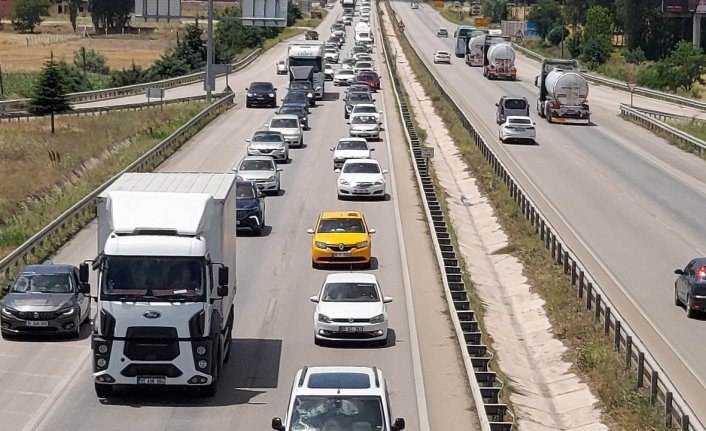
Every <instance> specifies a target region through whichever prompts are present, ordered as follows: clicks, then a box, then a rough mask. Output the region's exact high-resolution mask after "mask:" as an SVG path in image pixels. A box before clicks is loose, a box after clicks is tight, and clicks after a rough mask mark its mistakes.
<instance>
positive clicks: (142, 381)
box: [137, 377, 167, 385]
mask: <svg viewBox="0 0 706 431" xmlns="http://www.w3.org/2000/svg"><path fill="white" fill-rule="evenodd" d="M166 383H167V378H166V377H138V378H137V384H138V385H164V384H166Z"/></svg>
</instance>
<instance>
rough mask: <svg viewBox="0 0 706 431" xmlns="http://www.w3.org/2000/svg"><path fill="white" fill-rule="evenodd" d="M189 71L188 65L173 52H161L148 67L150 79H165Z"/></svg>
mask: <svg viewBox="0 0 706 431" xmlns="http://www.w3.org/2000/svg"><path fill="white" fill-rule="evenodd" d="M189 72H191V70H190V69H189V65H188V64H186V63H185V62H184V61H182V60H181V59H180V58H178V57H176V56H175V55H174V53H173V52H169V53H164V54H162V55H161V56H160V57H159V59H158V60H157V61H155V62H154V64H153V65H152V67H150V69H149V75H150V78H151V79H157V80H159V79H167V78H174V77H177V76H182V75H186V74H187V73H189Z"/></svg>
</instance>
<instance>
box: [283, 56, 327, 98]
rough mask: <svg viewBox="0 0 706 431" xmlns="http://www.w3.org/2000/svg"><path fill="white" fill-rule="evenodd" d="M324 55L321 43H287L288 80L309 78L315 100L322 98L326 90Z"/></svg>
mask: <svg viewBox="0 0 706 431" xmlns="http://www.w3.org/2000/svg"><path fill="white" fill-rule="evenodd" d="M325 56H326V50H325V46H324V44H323V43H311V42H296V43H290V44H289V48H288V54H287V60H288V61H289V81H290V82H291V81H294V80H298V79H303V77H307V79H311V81H312V85H313V86H314V91H315V92H316V99H317V100H321V99H323V98H324V93H325V92H326V89H325V83H326V74H325V72H324V63H325ZM308 77H310V78H308Z"/></svg>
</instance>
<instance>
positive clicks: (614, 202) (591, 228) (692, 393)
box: [392, 2, 706, 420]
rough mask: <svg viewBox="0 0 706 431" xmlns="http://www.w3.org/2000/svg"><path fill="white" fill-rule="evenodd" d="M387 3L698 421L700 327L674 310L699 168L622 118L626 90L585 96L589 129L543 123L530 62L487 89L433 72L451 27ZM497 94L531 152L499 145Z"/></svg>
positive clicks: (701, 204) (475, 71)
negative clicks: (507, 101) (511, 106)
mask: <svg viewBox="0 0 706 431" xmlns="http://www.w3.org/2000/svg"><path fill="white" fill-rule="evenodd" d="M392 4H393V7H394V9H395V11H396V12H397V14H398V19H402V20H403V22H404V23H405V26H406V31H405V35H406V36H407V37H408V38H409V39H410V41H411V43H412V44H413V46H414V47H415V49H416V51H417V52H418V53H421V55H422V56H423V57H424V59H425V60H426V61H427V64H428V66H429V67H430V68H431V69H432V71H433V73H434V75H435V77H436V79H437V80H438V81H439V82H441V83H442V85H444V86H445V87H446V88H447V89H448V90H449V91H450V92H451V93H452V94H453V96H454V97H455V98H456V100H458V101H459V103H460V106H461V108H462V109H463V110H464V112H465V113H466V114H467V115H468V116H469V117H470V118H471V119H473V121H474V124H476V127H477V128H478V129H479V130H480V131H481V133H483V135H484V136H485V138H486V140H487V141H488V142H489V143H490V145H491V146H492V148H493V149H494V151H496V152H497V153H498V154H499V156H500V157H501V159H502V160H503V162H505V163H506V164H507V165H508V166H509V167H510V169H511V171H512V172H513V174H514V175H515V176H516V177H517V178H518V179H519V181H520V182H521V184H523V186H524V187H525V188H526V189H527V190H528V191H529V193H530V195H531V196H533V198H535V199H538V200H542V201H544V202H540V208H541V209H542V211H543V212H544V213H545V214H546V215H547V216H548V217H549V220H550V221H551V222H552V224H554V225H555V226H556V227H557V228H558V229H559V231H560V233H561V235H562V237H564V238H565V239H566V240H567V241H568V243H569V245H570V246H571V248H572V249H573V250H574V251H575V252H576V253H577V254H578V256H579V258H580V259H581V261H582V262H583V263H584V264H585V265H586V266H587V267H588V269H589V271H590V272H591V273H592V274H593V275H594V277H595V278H596V279H597V281H598V282H599V284H600V285H601V287H602V288H603V289H604V290H605V291H606V292H607V293H608V295H609V297H610V298H611V300H612V301H613V303H614V304H615V306H616V307H617V308H618V310H619V311H620V313H621V314H622V315H623V316H624V317H625V318H626V319H627V321H628V322H629V323H630V325H631V327H632V328H633V329H634V330H635V331H636V332H637V334H638V335H639V337H640V339H641V340H642V341H643V342H644V343H645V345H646V346H647V348H648V349H649V351H650V352H651V353H652V354H653V355H654V357H655V358H656V359H657V360H658V362H659V364H660V365H661V366H662V367H663V369H664V371H666V373H667V375H669V376H670V378H671V379H672V381H673V383H674V384H675V385H676V387H677V388H678V390H679V391H680V393H681V394H682V395H683V396H684V397H685V399H686V400H687V402H689V404H690V406H691V408H692V409H693V410H694V411H695V413H696V415H697V416H698V417H699V418H701V420H706V403H704V402H703V400H704V399H706V385H705V384H704V382H706V362H705V361H704V360H703V358H704V357H706V344H704V343H700V342H698V340H699V339H700V338H698V335H697V334H701V333H702V332H703V331H704V328H705V327H706V320H705V319H703V318H697V319H691V320H689V319H687V318H686V315H685V311H684V309H683V308H678V307H676V306H674V305H673V286H674V280H675V275H674V274H673V270H674V269H675V268H680V267H681V268H683V267H684V266H685V265H686V264H687V263H688V261H689V260H690V259H691V258H692V257H695V256H697V255H701V256H702V255H704V253H705V252H706V233H705V232H704V229H703V222H702V219H703V214H705V213H706V170H705V169H704V161H703V160H701V159H699V158H698V157H695V156H693V155H690V154H687V153H685V152H683V151H681V150H679V149H678V148H676V147H673V146H670V145H668V144H667V143H666V142H665V141H664V140H663V139H660V138H658V137H657V136H655V135H653V134H652V133H649V132H647V131H646V130H644V129H642V128H640V127H638V126H636V125H633V124H631V123H629V122H626V121H623V120H622V119H621V118H619V117H618V115H617V107H618V104H619V103H620V102H623V103H625V102H626V100H628V101H629V95H628V94H627V93H623V92H618V91H614V90H610V89H606V88H601V87H597V86H591V88H590V90H589V101H590V104H591V111H592V113H593V114H592V121H593V123H594V125H592V126H569V125H559V124H548V123H547V122H546V121H545V120H543V119H541V118H539V117H538V115H537V114H536V110H535V109H534V106H535V101H536V88H535V87H534V85H533V83H534V77H535V76H536V75H537V74H538V69H539V67H538V63H537V62H534V61H530V60H527V59H526V58H523V57H520V58H519V59H518V61H517V63H516V66H517V69H518V73H519V80H518V81H517V82H502V81H489V80H487V79H485V78H484V77H483V76H482V73H481V70H480V69H479V68H470V67H468V66H467V65H465V64H464V63H463V60H462V59H460V58H456V57H452V64H451V65H450V66H449V65H434V64H432V63H433V62H432V55H433V53H434V52H435V51H436V50H437V49H446V50H448V51H450V52H452V53H453V44H454V40H453V38H451V37H450V38H448V39H441V38H437V37H435V35H436V30H437V29H438V28H439V27H445V28H447V29H449V33H450V34H453V31H454V29H455V25H453V24H451V23H449V22H447V21H445V20H444V19H443V18H442V17H440V16H439V15H438V13H437V12H436V11H434V10H433V9H432V8H431V7H429V6H428V5H426V4H421V6H420V8H419V9H418V10H412V9H410V8H409V3H408V2H392ZM452 55H453V54H452ZM506 94H507V95H520V96H525V97H527V99H528V100H529V102H530V106H531V115H532V117H533V118H534V119H535V121H536V122H537V140H538V142H537V143H538V145H536V146H530V145H503V144H500V143H499V142H498V139H497V133H498V132H497V126H496V124H495V106H494V105H495V103H496V102H497V101H498V99H499V98H500V96H502V95H506ZM626 97H627V99H626ZM637 100H638V99H637V98H636V102H637ZM643 102H644V103H643ZM638 105H639V106H642V107H646V108H650V109H657V110H665V109H664V106H666V105H668V104H665V103H664V102H657V101H651V102H650V103H649V106H648V103H647V102H646V101H645V100H642V98H640V101H639V103H638ZM658 106H662V107H661V108H660V107H658ZM695 336H696V337H697V338H695Z"/></svg>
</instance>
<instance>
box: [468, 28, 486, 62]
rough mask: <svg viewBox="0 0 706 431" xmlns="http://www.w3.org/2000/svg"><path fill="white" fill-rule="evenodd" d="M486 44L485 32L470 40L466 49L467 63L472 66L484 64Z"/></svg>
mask: <svg viewBox="0 0 706 431" xmlns="http://www.w3.org/2000/svg"><path fill="white" fill-rule="evenodd" d="M484 46H485V34H479V35H478V36H474V37H472V38H471V39H469V40H468V47H467V49H466V64H467V65H469V66H472V67H480V66H482V65H483V47H484Z"/></svg>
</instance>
